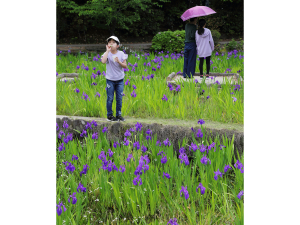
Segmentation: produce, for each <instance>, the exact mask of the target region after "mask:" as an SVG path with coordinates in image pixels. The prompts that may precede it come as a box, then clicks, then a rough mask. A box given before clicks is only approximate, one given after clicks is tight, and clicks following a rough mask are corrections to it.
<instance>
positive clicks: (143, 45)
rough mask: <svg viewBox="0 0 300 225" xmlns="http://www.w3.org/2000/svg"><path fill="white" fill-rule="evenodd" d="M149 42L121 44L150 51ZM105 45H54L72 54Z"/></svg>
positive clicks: (96, 49) (221, 42)
mask: <svg viewBox="0 0 300 225" xmlns="http://www.w3.org/2000/svg"><path fill="white" fill-rule="evenodd" d="M219 43H220V44H221V45H224V44H227V43H229V41H220V42H219ZM151 44H152V43H151V42H150V43H132V44H129V43H127V44H123V46H124V47H128V48H129V49H132V50H142V49H150V47H151ZM105 46H106V44H69V45H66V44H63V45H62V44H58V45H56V49H57V51H67V50H71V51H73V52H78V51H105V49H106V47H105Z"/></svg>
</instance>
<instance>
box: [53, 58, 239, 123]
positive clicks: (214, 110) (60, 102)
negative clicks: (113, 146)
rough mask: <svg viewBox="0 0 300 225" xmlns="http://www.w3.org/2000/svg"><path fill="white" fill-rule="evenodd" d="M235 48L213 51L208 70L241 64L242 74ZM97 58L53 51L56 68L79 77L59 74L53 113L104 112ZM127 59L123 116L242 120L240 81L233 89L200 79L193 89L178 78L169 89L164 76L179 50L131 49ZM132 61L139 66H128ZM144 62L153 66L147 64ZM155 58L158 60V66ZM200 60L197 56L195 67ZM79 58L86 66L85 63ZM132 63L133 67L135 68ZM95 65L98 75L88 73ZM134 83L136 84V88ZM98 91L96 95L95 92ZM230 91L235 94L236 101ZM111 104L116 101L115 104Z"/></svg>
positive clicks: (177, 63) (174, 68) (177, 62)
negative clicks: (145, 52) (68, 79)
mask: <svg viewBox="0 0 300 225" xmlns="http://www.w3.org/2000/svg"><path fill="white" fill-rule="evenodd" d="M235 53H236V54H235V55H234V53H232V52H231V53H230V52H229V53H227V54H224V55H223V56H220V55H219V56H216V55H215V53H214V54H213V55H212V65H211V68H212V69H211V71H212V72H222V73H224V71H225V70H226V69H230V70H231V72H236V71H238V70H240V71H241V72H240V75H241V76H242V77H243V57H242V56H243V53H242V52H235ZM159 57H160V58H159ZM99 58H100V55H91V56H90V57H89V55H80V54H78V55H77V56H75V55H71V54H68V55H66V56H62V55H59V56H57V71H58V73H63V72H67V73H71V72H77V73H79V78H78V79H76V80H75V82H73V83H71V82H61V81H59V80H57V84H56V90H57V92H56V101H57V110H56V111H57V114H59V115H70V116H88V117H102V118H103V117H104V118H106V113H107V112H106V90H105V87H106V79H105V76H103V71H105V70H106V68H105V65H104V64H102V63H101V62H99ZM172 58H173V59H172ZM158 59H159V60H160V62H156V63H155V60H158ZM97 60H98V61H97ZM70 62H72V63H70ZM127 62H128V68H129V71H127V72H125V78H124V82H125V81H127V80H129V81H130V83H129V84H128V85H125V86H124V94H125V96H124V97H123V105H122V115H123V116H124V117H125V118H126V116H128V117H139V118H145V119H146V118H161V119H178V120H195V119H199V118H203V119H205V120H210V121H215V122H221V123H236V124H243V121H244V104H243V99H244V93H243V87H244V86H243V83H239V85H240V89H238V90H234V87H233V86H232V85H230V84H229V83H226V84H225V85H222V88H221V90H218V88H217V86H218V85H217V84H215V85H212V87H210V88H209V87H207V86H206V85H205V83H203V82H202V83H201V86H200V89H197V87H196V85H195V84H194V83H192V82H185V83H184V84H183V83H182V84H181V86H180V91H176V90H173V91H170V90H169V88H168V87H167V86H166V80H165V79H166V77H167V76H168V75H169V74H170V73H171V72H178V71H180V70H181V71H182V67H183V66H182V65H183V57H182V55H181V54H177V55H171V54H159V55H154V54H149V55H142V53H131V54H129V57H128V60H127ZM135 63H136V65H137V67H134V66H132V65H134V64H135ZM148 63H150V64H151V66H147V64H148ZM158 63H161V64H160V67H161V68H160V69H159V68H158ZM198 63H199V62H198V61H197V66H196V68H197V67H198ZM82 64H84V67H88V68H89V70H88V71H87V70H85V69H83V65H82ZM76 66H81V68H80V69H76ZM204 67H205V66H204ZM132 68H135V69H134V70H135V71H133V69H132ZM153 68H154V69H155V71H153V70H154V69H153ZM93 69H94V70H93ZM204 70H205V68H204ZM97 71H99V72H100V73H101V75H100V76H95V78H91V76H92V74H93V73H94V74H96V73H97ZM151 74H153V78H150V75H151ZM143 76H144V77H143ZM147 76H148V79H147ZM92 83H96V85H92ZM132 85H135V86H136V87H137V88H136V90H134V89H133V87H132ZM76 88H77V89H79V90H80V92H79V93H76V92H75V89H76ZM133 90H134V91H135V92H136V95H137V96H136V97H135V98H134V97H132V96H131V93H132V92H133ZM203 90H204V92H203ZM83 92H84V93H85V94H87V95H88V97H89V100H87V101H86V100H83V99H82V94H83ZM97 92H98V93H99V94H100V97H96V96H95V95H96V93H97ZM231 93H232V94H231ZM164 95H166V96H167V98H168V101H163V100H162V97H163V96H164ZM207 96H209V99H207ZM233 97H235V98H236V99H237V100H236V101H235V102H234V101H233ZM115 107H116V105H115V101H114V103H113V110H114V109H115Z"/></svg>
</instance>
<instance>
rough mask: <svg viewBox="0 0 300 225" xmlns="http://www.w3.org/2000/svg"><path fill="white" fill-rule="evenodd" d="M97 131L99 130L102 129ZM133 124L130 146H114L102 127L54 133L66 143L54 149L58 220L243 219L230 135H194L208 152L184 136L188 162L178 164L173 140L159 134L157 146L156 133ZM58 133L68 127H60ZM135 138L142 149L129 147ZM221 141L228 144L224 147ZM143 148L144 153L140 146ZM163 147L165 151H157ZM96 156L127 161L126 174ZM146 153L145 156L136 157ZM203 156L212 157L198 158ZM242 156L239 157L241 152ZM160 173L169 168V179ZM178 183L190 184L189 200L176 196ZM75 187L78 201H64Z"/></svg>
mask: <svg viewBox="0 0 300 225" xmlns="http://www.w3.org/2000/svg"><path fill="white" fill-rule="evenodd" d="M93 126H94V125H93ZM102 129H103V127H100V128H99V130H100V131H101V130H102ZM202 129H205V128H203V127H202ZM134 130H135V131H133V130H131V131H130V136H127V138H128V140H129V143H128V145H124V144H123V142H122V141H120V143H119V144H116V143H113V142H111V143H109V142H108V140H107V138H106V135H107V133H106V132H104V133H103V132H99V133H98V137H95V134H94V136H93V135H92V133H90V132H89V129H87V131H88V135H87V136H86V137H84V138H83V139H80V140H77V139H76V140H69V141H66V139H65V138H66V136H67V134H65V135H63V136H62V137H61V139H59V138H57V146H58V147H59V146H61V145H62V143H63V141H62V140H64V147H65V149H64V150H62V151H60V150H59V151H57V185H56V187H57V188H56V195H57V199H56V201H57V204H58V203H59V202H62V203H63V204H64V205H65V206H66V208H67V210H66V211H65V212H62V214H61V215H60V216H58V215H57V224H99V223H100V224H167V222H168V221H169V220H170V219H171V218H174V217H175V218H177V220H178V224H243V207H244V203H243V197H242V198H241V199H239V198H238V197H237V195H238V193H239V192H240V191H241V190H243V182H244V177H243V173H241V171H240V170H239V169H237V168H236V167H235V166H234V165H233V164H232V162H233V161H234V162H236V160H237V159H235V156H234V154H233V151H234V146H233V139H232V140H229V139H227V138H226V137H221V138H216V139H215V140H214V143H212V141H211V140H210V139H208V138H207V137H205V133H204V136H203V137H202V138H197V137H193V143H194V144H196V145H197V146H198V147H199V146H200V145H202V144H203V145H204V146H206V147H205V148H206V153H202V152H201V151H203V150H201V151H200V149H197V150H195V151H194V150H189V149H190V146H188V145H187V144H186V141H185V140H183V142H181V143H180V147H183V148H184V149H185V152H186V153H187V154H188V155H191V156H190V157H189V158H188V161H189V164H188V165H186V164H185V163H181V159H180V157H179V154H178V153H176V152H174V150H173V145H172V143H170V144H167V141H166V140H159V141H160V142H161V146H159V145H158V144H157V137H156V134H151V132H150V131H148V134H145V133H143V132H140V131H137V130H136V129H134ZM58 131H66V130H65V129H64V128H62V127H61V128H58ZM78 132H81V131H78ZM146 136H151V140H150V139H149V138H148V139H149V140H147V138H146ZM124 141H125V139H124ZM66 142H67V143H66ZM136 142H139V144H140V149H139V150H137V149H136V147H134V146H133V144H134V143H136ZM114 144H115V146H114ZM220 144H222V145H224V146H225V148H223V149H221V148H220ZM142 146H145V147H146V148H147V151H145V152H142V151H141V149H142ZM191 146H192V145H191ZM108 149H111V150H112V151H113V152H114V154H113V155H112V156H109V155H108V152H109V150H108ZM208 149H210V150H208ZM161 151H163V152H164V154H163V155H158V153H159V152H161ZM189 152H190V153H189ZM129 154H132V155H133V158H134V160H133V159H131V160H130V162H128V161H127V160H126V158H127V157H128V155H129ZM73 155H76V156H78V160H74V161H73V160H72V156H73ZM100 155H102V157H103V155H105V158H106V160H111V162H113V163H114V164H115V165H116V166H117V168H119V169H120V166H121V165H124V166H125V172H123V173H122V172H120V171H116V170H112V171H110V172H109V170H107V169H106V170H105V169H100V170H99V168H101V167H102V166H103V165H104V162H105V160H103V158H102V160H101V159H100V158H99V156H100ZM145 155H147V156H148V159H149V161H148V162H146V161H147V160H141V157H142V156H143V157H144V156H145ZM204 155H206V156H207V157H208V158H209V159H210V161H211V163H207V165H205V164H203V163H201V159H202V157H203V156H204ZM163 156H166V157H167V162H166V163H165V164H163V163H161V159H162V157H163ZM66 161H67V162H70V163H71V164H72V165H74V166H75V168H76V169H75V170H74V172H72V173H71V172H69V171H67V170H66V165H65V164H64V163H65V162H66ZM239 161H241V162H243V157H241V158H239ZM142 162H144V164H143V166H145V164H148V165H149V168H148V170H145V171H144V170H143V172H142V174H141V175H140V178H141V180H142V184H141V185H140V186H139V185H134V184H133V180H134V178H135V177H136V175H135V174H134V173H135V171H136V169H137V168H138V165H139V164H140V163H142ZM84 165H88V166H89V170H88V171H87V172H86V174H83V175H82V176H80V171H81V170H82V168H83V166H84ZM225 165H230V167H231V168H232V169H229V170H228V171H227V172H226V173H224V174H223V176H222V178H221V177H218V179H217V180H215V179H214V175H215V171H217V170H218V169H219V170H220V171H221V172H224V167H225ZM163 173H168V174H169V175H170V176H171V178H170V179H167V178H163V177H162V175H163ZM200 182H201V183H202V185H203V186H204V187H205V188H206V190H205V193H204V194H203V195H202V194H201V193H200V190H199V192H198V193H197V192H196V187H197V186H198V185H199V183H200ZM79 183H81V184H83V186H84V187H86V192H85V193H83V192H80V193H79V192H78V191H77V187H78V184H79ZM182 186H184V187H187V190H188V193H189V197H188V199H186V198H185V197H184V196H181V195H180V190H181V189H182ZM74 192H76V198H77V202H76V203H75V204H72V203H68V198H69V197H70V195H71V194H72V193H74ZM71 201H72V200H71ZM63 221H64V222H63Z"/></svg>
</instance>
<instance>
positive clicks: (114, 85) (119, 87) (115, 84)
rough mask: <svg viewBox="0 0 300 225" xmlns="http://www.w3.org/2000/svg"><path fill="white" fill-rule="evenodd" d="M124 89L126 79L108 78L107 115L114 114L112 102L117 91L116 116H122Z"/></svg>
mask: <svg viewBox="0 0 300 225" xmlns="http://www.w3.org/2000/svg"><path fill="white" fill-rule="evenodd" d="M123 89H124V79H122V80H117V81H112V80H107V79H106V93H107V100H106V110H107V116H112V115H113V111H112V103H113V101H114V92H116V100H117V105H116V116H121V108H122V97H123V96H122V94H123Z"/></svg>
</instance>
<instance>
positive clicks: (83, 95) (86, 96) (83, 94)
mask: <svg viewBox="0 0 300 225" xmlns="http://www.w3.org/2000/svg"><path fill="white" fill-rule="evenodd" d="M81 98H82V99H84V100H89V101H90V98H89V96H88V95H87V94H86V93H84V92H83V93H82V96H81Z"/></svg>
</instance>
